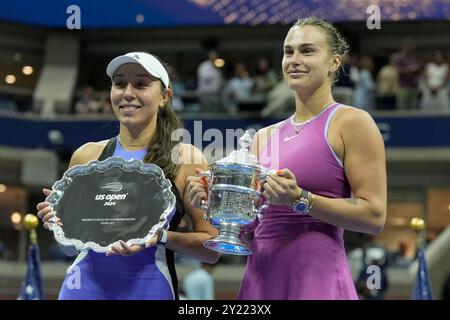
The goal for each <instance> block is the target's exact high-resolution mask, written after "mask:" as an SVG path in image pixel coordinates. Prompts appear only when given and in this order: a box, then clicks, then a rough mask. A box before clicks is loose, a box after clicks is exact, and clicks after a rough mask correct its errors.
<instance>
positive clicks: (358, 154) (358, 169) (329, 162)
mask: <svg viewBox="0 0 450 320" xmlns="http://www.w3.org/2000/svg"><path fill="white" fill-rule="evenodd" d="M283 49H284V57H283V62H282V67H283V74H284V78H285V79H286V81H287V82H288V85H289V87H290V88H291V89H292V90H293V91H294V93H295V100H296V110H295V113H294V114H293V115H292V116H291V117H289V118H288V119H286V120H285V121H282V122H280V123H277V124H275V125H273V126H270V127H267V128H264V129H261V130H260V131H258V133H257V135H256V137H255V139H254V148H253V150H254V152H255V153H256V154H257V155H258V158H259V161H260V162H261V164H263V165H265V166H267V167H269V168H272V169H278V172H277V174H276V175H273V176H271V177H270V178H269V179H268V180H267V182H266V183H265V184H264V185H263V188H264V192H263V195H264V197H265V199H266V200H267V201H269V202H270V204H271V205H270V206H269V208H268V209H266V210H265V211H264V217H263V219H262V220H261V221H258V222H257V223H254V224H253V228H248V234H249V235H250V237H251V236H253V242H252V250H253V252H254V253H253V255H251V256H249V258H248V260H247V266H246V270H245V275H244V279H243V282H242V285H241V289H240V292H239V299H258V300H259V299H357V294H356V290H355V286H354V284H353V280H352V275H351V272H350V268H349V265H348V262H347V257H346V254H345V248H344V241H343V230H344V229H347V230H351V231H357V232H364V233H371V234H378V233H379V232H380V231H381V230H382V229H383V226H384V222H385V217H386V167H385V151H384V144H383V139H382V137H381V134H380V132H379V130H378V128H377V126H376V124H375V122H374V121H373V119H372V118H371V116H370V115H369V114H368V113H367V112H365V111H363V110H361V109H358V108H354V107H350V106H344V105H341V104H339V103H336V102H335V101H334V99H333V96H332V93H331V88H332V84H333V81H334V79H335V75H336V72H337V71H338V69H339V68H340V66H341V63H342V59H343V57H344V55H345V54H346V52H347V49H348V45H347V43H346V41H345V40H344V39H343V38H342V36H341V35H340V34H339V33H338V32H337V30H336V29H335V28H334V27H333V26H332V25H330V24H328V23H326V22H324V21H322V20H319V19H316V18H307V19H302V20H299V21H298V22H297V23H296V24H294V26H293V27H292V28H291V29H290V30H289V32H288V33H287V36H286V38H285V41H284V47H283ZM189 179H190V181H191V182H190V184H189V187H188V188H189V189H188V192H189V196H190V199H191V203H192V204H193V205H194V206H197V207H198V206H199V202H200V200H201V199H205V198H206V193H205V192H204V187H203V185H202V184H201V182H200V180H199V179H196V178H193V177H190V178H189Z"/></svg>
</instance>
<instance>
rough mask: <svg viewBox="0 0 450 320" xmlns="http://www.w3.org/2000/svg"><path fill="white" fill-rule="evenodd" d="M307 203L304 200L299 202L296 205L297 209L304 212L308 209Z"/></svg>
mask: <svg viewBox="0 0 450 320" xmlns="http://www.w3.org/2000/svg"><path fill="white" fill-rule="evenodd" d="M306 206H307V204H306V203H304V202H299V203H297V204H296V205H295V210H296V211H299V212H304V211H305V210H306Z"/></svg>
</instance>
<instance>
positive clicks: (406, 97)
mask: <svg viewBox="0 0 450 320" xmlns="http://www.w3.org/2000/svg"><path fill="white" fill-rule="evenodd" d="M394 60H395V67H396V68H397V72H398V80H399V89H398V92H397V103H396V104H397V109H399V110H414V109H417V106H418V88H417V80H418V76H419V72H420V63H419V60H418V59H417V57H416V54H415V47H414V45H413V44H412V42H411V41H410V40H405V41H404V43H403V46H402V48H401V49H400V51H399V52H398V53H397V54H396V55H395V59H394Z"/></svg>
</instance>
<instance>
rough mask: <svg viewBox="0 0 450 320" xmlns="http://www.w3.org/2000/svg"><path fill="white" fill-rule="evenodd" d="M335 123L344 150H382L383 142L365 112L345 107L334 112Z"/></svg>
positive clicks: (373, 123) (376, 127)
mask: <svg viewBox="0 0 450 320" xmlns="http://www.w3.org/2000/svg"><path fill="white" fill-rule="evenodd" d="M335 117H336V119H335V123H336V125H337V129H338V131H339V132H340V135H341V137H342V141H343V143H344V148H345V150H347V151H348V150H350V149H352V150H362V149H364V150H366V151H369V150H368V149H367V148H368V146H370V149H372V150H371V151H376V150H378V151H380V152H382V150H384V141H383V137H382V136H381V132H380V129H379V128H378V126H377V124H376V123H375V120H374V119H373V118H372V116H371V115H370V114H369V113H368V112H367V111H365V110H362V109H358V108H354V107H349V106H345V107H342V108H340V109H339V110H338V111H336V115H335Z"/></svg>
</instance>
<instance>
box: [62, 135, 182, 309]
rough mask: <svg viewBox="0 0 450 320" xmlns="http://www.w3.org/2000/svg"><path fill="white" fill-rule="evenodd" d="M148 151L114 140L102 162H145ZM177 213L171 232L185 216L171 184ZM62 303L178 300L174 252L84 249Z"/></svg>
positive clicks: (65, 284)
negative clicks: (114, 158) (123, 252)
mask: <svg viewBox="0 0 450 320" xmlns="http://www.w3.org/2000/svg"><path fill="white" fill-rule="evenodd" d="M146 152H147V151H146V150H138V151H127V150H124V149H123V148H122V146H121V144H120V142H119V139H118V138H113V139H111V140H110V141H109V142H108V144H107V146H106V147H105V149H104V150H103V153H102V155H101V156H100V158H99V160H104V159H106V158H108V157H110V156H118V157H121V158H124V159H126V160H130V159H140V160H143V159H144V157H145V154H146ZM172 192H173V193H174V195H175V197H176V211H175V214H174V216H173V218H172V220H171V221H170V225H169V230H172V231H174V230H176V228H177V226H178V224H179V223H180V220H181V218H182V217H183V215H184V210H183V206H182V201H181V197H180V194H179V192H178V190H177V188H176V187H175V185H174V184H173V183H172ZM58 299H60V300H144V299H145V300H150V299H152V300H153V299H157V300H177V299H178V280H177V275H176V272H175V264H174V253H173V251H171V250H168V249H166V248H165V246H164V245H157V246H154V247H151V248H146V249H144V250H142V251H141V252H139V253H137V254H134V255H132V256H127V257H126V256H122V255H113V256H109V257H107V256H106V255H105V254H104V253H96V252H94V251H92V250H83V251H81V252H80V253H79V254H78V257H77V258H76V260H75V261H74V263H73V264H72V266H71V267H70V268H69V270H68V272H67V275H66V277H65V279H64V282H63V284H62V287H61V290H60V293H59V297H58Z"/></svg>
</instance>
